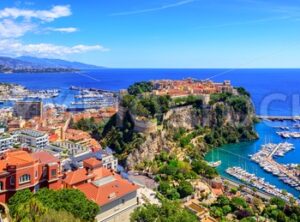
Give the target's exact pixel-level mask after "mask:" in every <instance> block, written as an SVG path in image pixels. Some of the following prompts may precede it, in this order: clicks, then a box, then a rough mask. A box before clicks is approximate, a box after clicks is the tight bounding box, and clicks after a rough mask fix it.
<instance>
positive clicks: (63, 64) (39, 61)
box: [0, 56, 103, 73]
mask: <svg viewBox="0 0 300 222" xmlns="http://www.w3.org/2000/svg"><path fill="white" fill-rule="evenodd" d="M101 68H103V67H100V66H95V65H89V64H84V63H80V62H71V61H67V60H62V59H48V58H36V57H30V56H21V57H17V58H10V57H0V72H6V73H13V72H70V71H80V70H91V69H101Z"/></svg>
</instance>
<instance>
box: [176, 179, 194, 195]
mask: <svg viewBox="0 0 300 222" xmlns="http://www.w3.org/2000/svg"><path fill="white" fill-rule="evenodd" d="M177 191H178V193H179V195H180V198H184V197H187V196H189V195H191V194H192V193H193V192H194V188H193V186H192V184H191V183H190V182H187V181H181V182H180V183H179V186H178V188H177Z"/></svg>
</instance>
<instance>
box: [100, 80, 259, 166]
mask: <svg viewBox="0 0 300 222" xmlns="http://www.w3.org/2000/svg"><path fill="white" fill-rule="evenodd" d="M150 85H151V84H149V85H147V84H146V85H145V83H142V84H140V85H136V86H135V87H133V88H132V87H131V88H129V90H128V91H129V93H128V94H125V95H123V96H122V100H121V106H120V109H119V112H118V114H117V116H116V119H115V122H113V121H111V126H108V127H106V129H105V130H104V133H103V136H104V139H103V143H104V144H105V145H109V146H111V147H112V148H114V149H115V150H116V152H117V153H118V154H119V157H120V158H121V159H123V160H124V161H125V165H126V167H127V168H128V169H137V168H139V169H146V168H147V167H146V165H147V163H149V162H151V161H154V160H155V157H156V156H157V155H159V154H160V153H161V152H167V153H169V154H171V153H172V154H174V155H175V156H176V157H177V158H179V159H182V160H183V159H186V158H191V159H192V158H193V157H199V158H200V159H201V158H202V157H203V156H204V154H205V152H206V151H207V150H208V149H210V148H214V147H218V146H221V145H224V144H228V143H237V142H240V141H248V140H253V139H256V138H257V134H256V132H255V131H254V127H253V126H254V122H255V115H254V108H253V104H252V102H251V99H250V96H249V94H248V93H247V92H246V91H245V90H244V89H242V88H238V89H235V91H234V92H235V93H215V94H211V95H210V96H209V98H208V99H207V98H204V97H201V96H188V97H182V98H173V99H172V98H170V97H169V96H156V95H153V94H151V93H150V94H149V92H151V90H152V89H151V87H150V88H149V87H148V86H150ZM133 89H135V90H133ZM147 91H148V92H147ZM150 168H151V167H150ZM150 168H149V170H150V171H152V170H153V169H150Z"/></svg>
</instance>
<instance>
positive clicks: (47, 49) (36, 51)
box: [0, 39, 109, 57]
mask: <svg viewBox="0 0 300 222" xmlns="http://www.w3.org/2000/svg"><path fill="white" fill-rule="evenodd" d="M89 51H102V52H104V51H109V49H107V48H104V47H103V46H101V45H75V46H70V47H69V46H61V45H54V44H49V43H39V44H23V43H22V42H21V41H18V40H11V39H4V40H0V52H2V54H4V55H7V56H22V55H30V56H36V57H64V56H67V55H71V54H79V53H85V52H89Z"/></svg>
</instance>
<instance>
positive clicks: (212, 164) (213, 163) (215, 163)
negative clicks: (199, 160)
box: [208, 160, 222, 167]
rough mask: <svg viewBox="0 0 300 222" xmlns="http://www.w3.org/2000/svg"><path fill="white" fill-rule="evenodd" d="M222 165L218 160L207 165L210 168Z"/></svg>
mask: <svg viewBox="0 0 300 222" xmlns="http://www.w3.org/2000/svg"><path fill="white" fill-rule="evenodd" d="M221 164H222V161H221V160H219V161H216V162H209V163H208V165H209V166H211V167H218V166H220V165H221Z"/></svg>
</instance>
